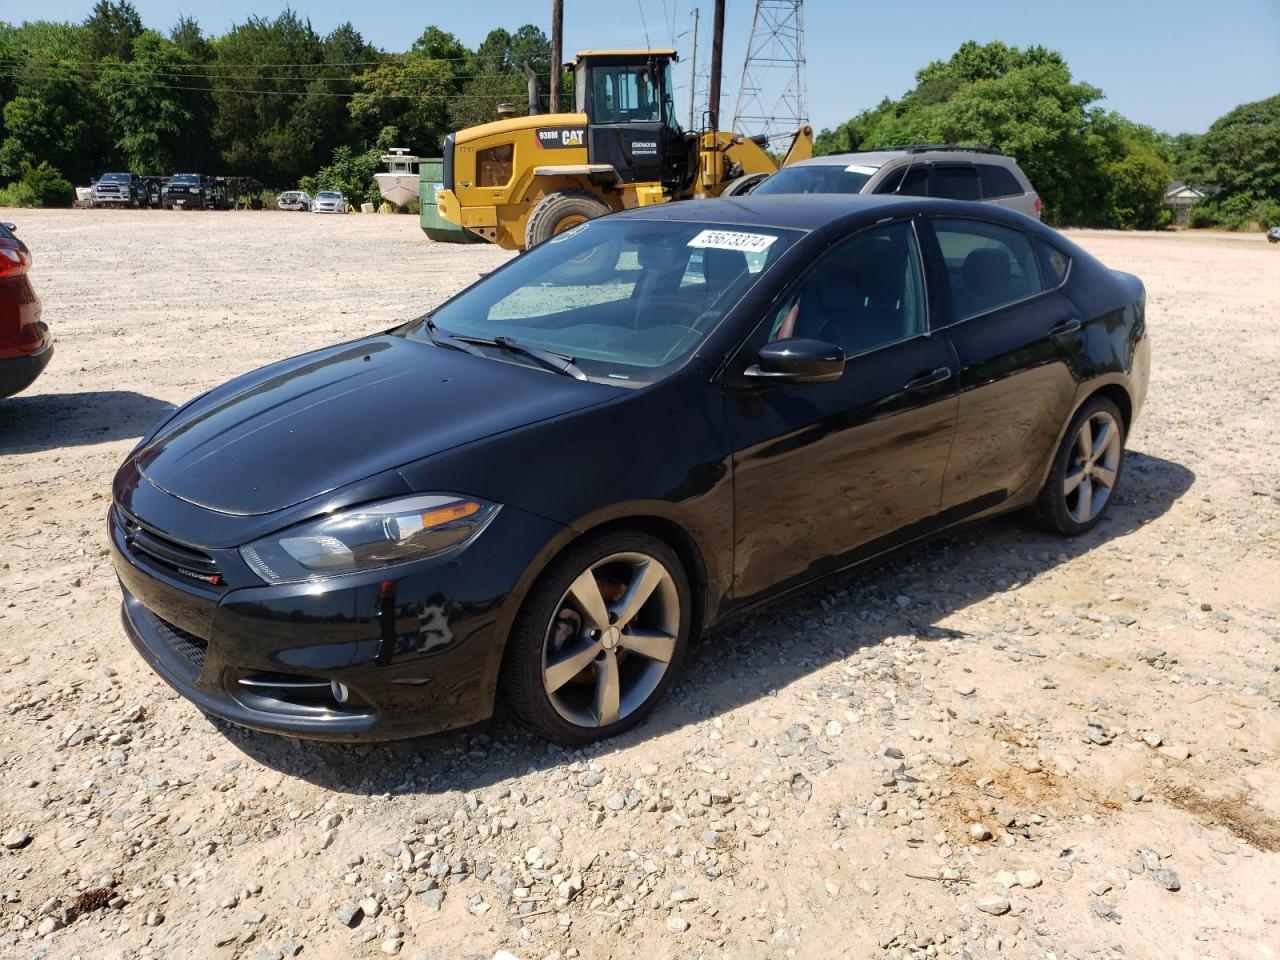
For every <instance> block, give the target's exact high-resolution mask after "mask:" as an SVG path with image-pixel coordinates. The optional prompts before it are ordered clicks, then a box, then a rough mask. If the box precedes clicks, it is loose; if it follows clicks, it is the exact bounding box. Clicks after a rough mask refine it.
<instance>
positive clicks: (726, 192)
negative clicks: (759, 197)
mask: <svg viewBox="0 0 1280 960" xmlns="http://www.w3.org/2000/svg"><path fill="white" fill-rule="evenodd" d="M768 176H769V174H767V173H747V174H743V175H742V176H741V177H738V178H736V179H734V180H730V181H729V182H728V183H726V184H725V185H724V189H723V190H721V191H720V196H722V197H745V196H746V195H747V194H749V193H750V192H751V191H752V190H754V189H755V188H756V187H758V186H760V184H761V183H763V182H764V181H765V180H766V179H767V178H768Z"/></svg>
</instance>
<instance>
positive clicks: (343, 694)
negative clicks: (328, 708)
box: [329, 680, 350, 703]
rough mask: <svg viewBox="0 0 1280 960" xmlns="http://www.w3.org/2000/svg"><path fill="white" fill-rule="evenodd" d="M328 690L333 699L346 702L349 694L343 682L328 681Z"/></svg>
mask: <svg viewBox="0 0 1280 960" xmlns="http://www.w3.org/2000/svg"><path fill="white" fill-rule="evenodd" d="M329 692H330V693H332V694H333V699H335V700H337V701H338V702H339V703H346V702H347V697H348V696H350V691H349V690H347V685H346V684H345V683H339V682H338V681H337V680H330V681H329Z"/></svg>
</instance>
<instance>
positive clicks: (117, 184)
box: [93, 173, 145, 207]
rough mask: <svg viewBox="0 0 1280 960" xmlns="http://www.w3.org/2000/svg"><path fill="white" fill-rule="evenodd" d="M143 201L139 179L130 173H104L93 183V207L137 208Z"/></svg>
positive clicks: (141, 185)
mask: <svg viewBox="0 0 1280 960" xmlns="http://www.w3.org/2000/svg"><path fill="white" fill-rule="evenodd" d="M143 202H145V201H144V187H143V184H142V182H141V178H139V177H135V176H134V175H133V174H132V173H104V174H103V175H102V176H100V177H99V178H98V179H97V180H95V181H94V183H93V205H94V206H95V207H106V206H119V207H138V206H141V205H142V204H143Z"/></svg>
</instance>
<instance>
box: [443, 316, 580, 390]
mask: <svg viewBox="0 0 1280 960" xmlns="http://www.w3.org/2000/svg"><path fill="white" fill-rule="evenodd" d="M427 322H428V323H431V321H430V320H428V321H427ZM432 326H434V324H432ZM447 336H448V338H449V339H450V340H452V341H454V342H455V343H474V344H476V345H477V346H481V347H498V348H500V349H502V350H509V351H511V352H512V353H519V354H523V355H524V356H526V357H528V358H530V359H531V360H537V361H538V362H539V363H540V364H542V365H543V366H544V367H546V368H547V369H548V370H554V371H555V372H556V373H563V374H564V375H565V376H569V377H573V379H575V380H586V379H587V375H586V374H585V373H583V372H582V368H581V367H579V366H578V365H577V364H576V363H574V359H573V357H566V356H565V355H564V354H561V353H552V352H551V351H550V350H543V349H541V348H539V347H529V346H526V345H525V344H523V343H518V342H517V341H515V340H512V339H511V338H510V337H492V338H490V337H473V336H470V335H468V334H462V333H451V334H448V335H447Z"/></svg>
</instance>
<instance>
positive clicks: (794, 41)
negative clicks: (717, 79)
mask: <svg viewBox="0 0 1280 960" xmlns="http://www.w3.org/2000/svg"><path fill="white" fill-rule="evenodd" d="M808 122H809V91H808V88H807V86H806V84H805V70H804V0H756V12H755V16H754V17H753V18H752V20H751V39H750V40H749V41H748V43H747V59H746V60H745V62H744V63H743V64H742V82H741V83H740V84H739V85H738V105H737V108H736V109H735V110H734V117H733V129H734V130H736V131H738V132H739V133H745V134H747V135H749V136H754V135H758V134H762V133H763V134H766V135H768V136H770V137H775V136H779V135H781V134H784V133H790V132H791V131H793V130H795V129H796V127H799V126H801V125H802V124H806V123H808Z"/></svg>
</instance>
